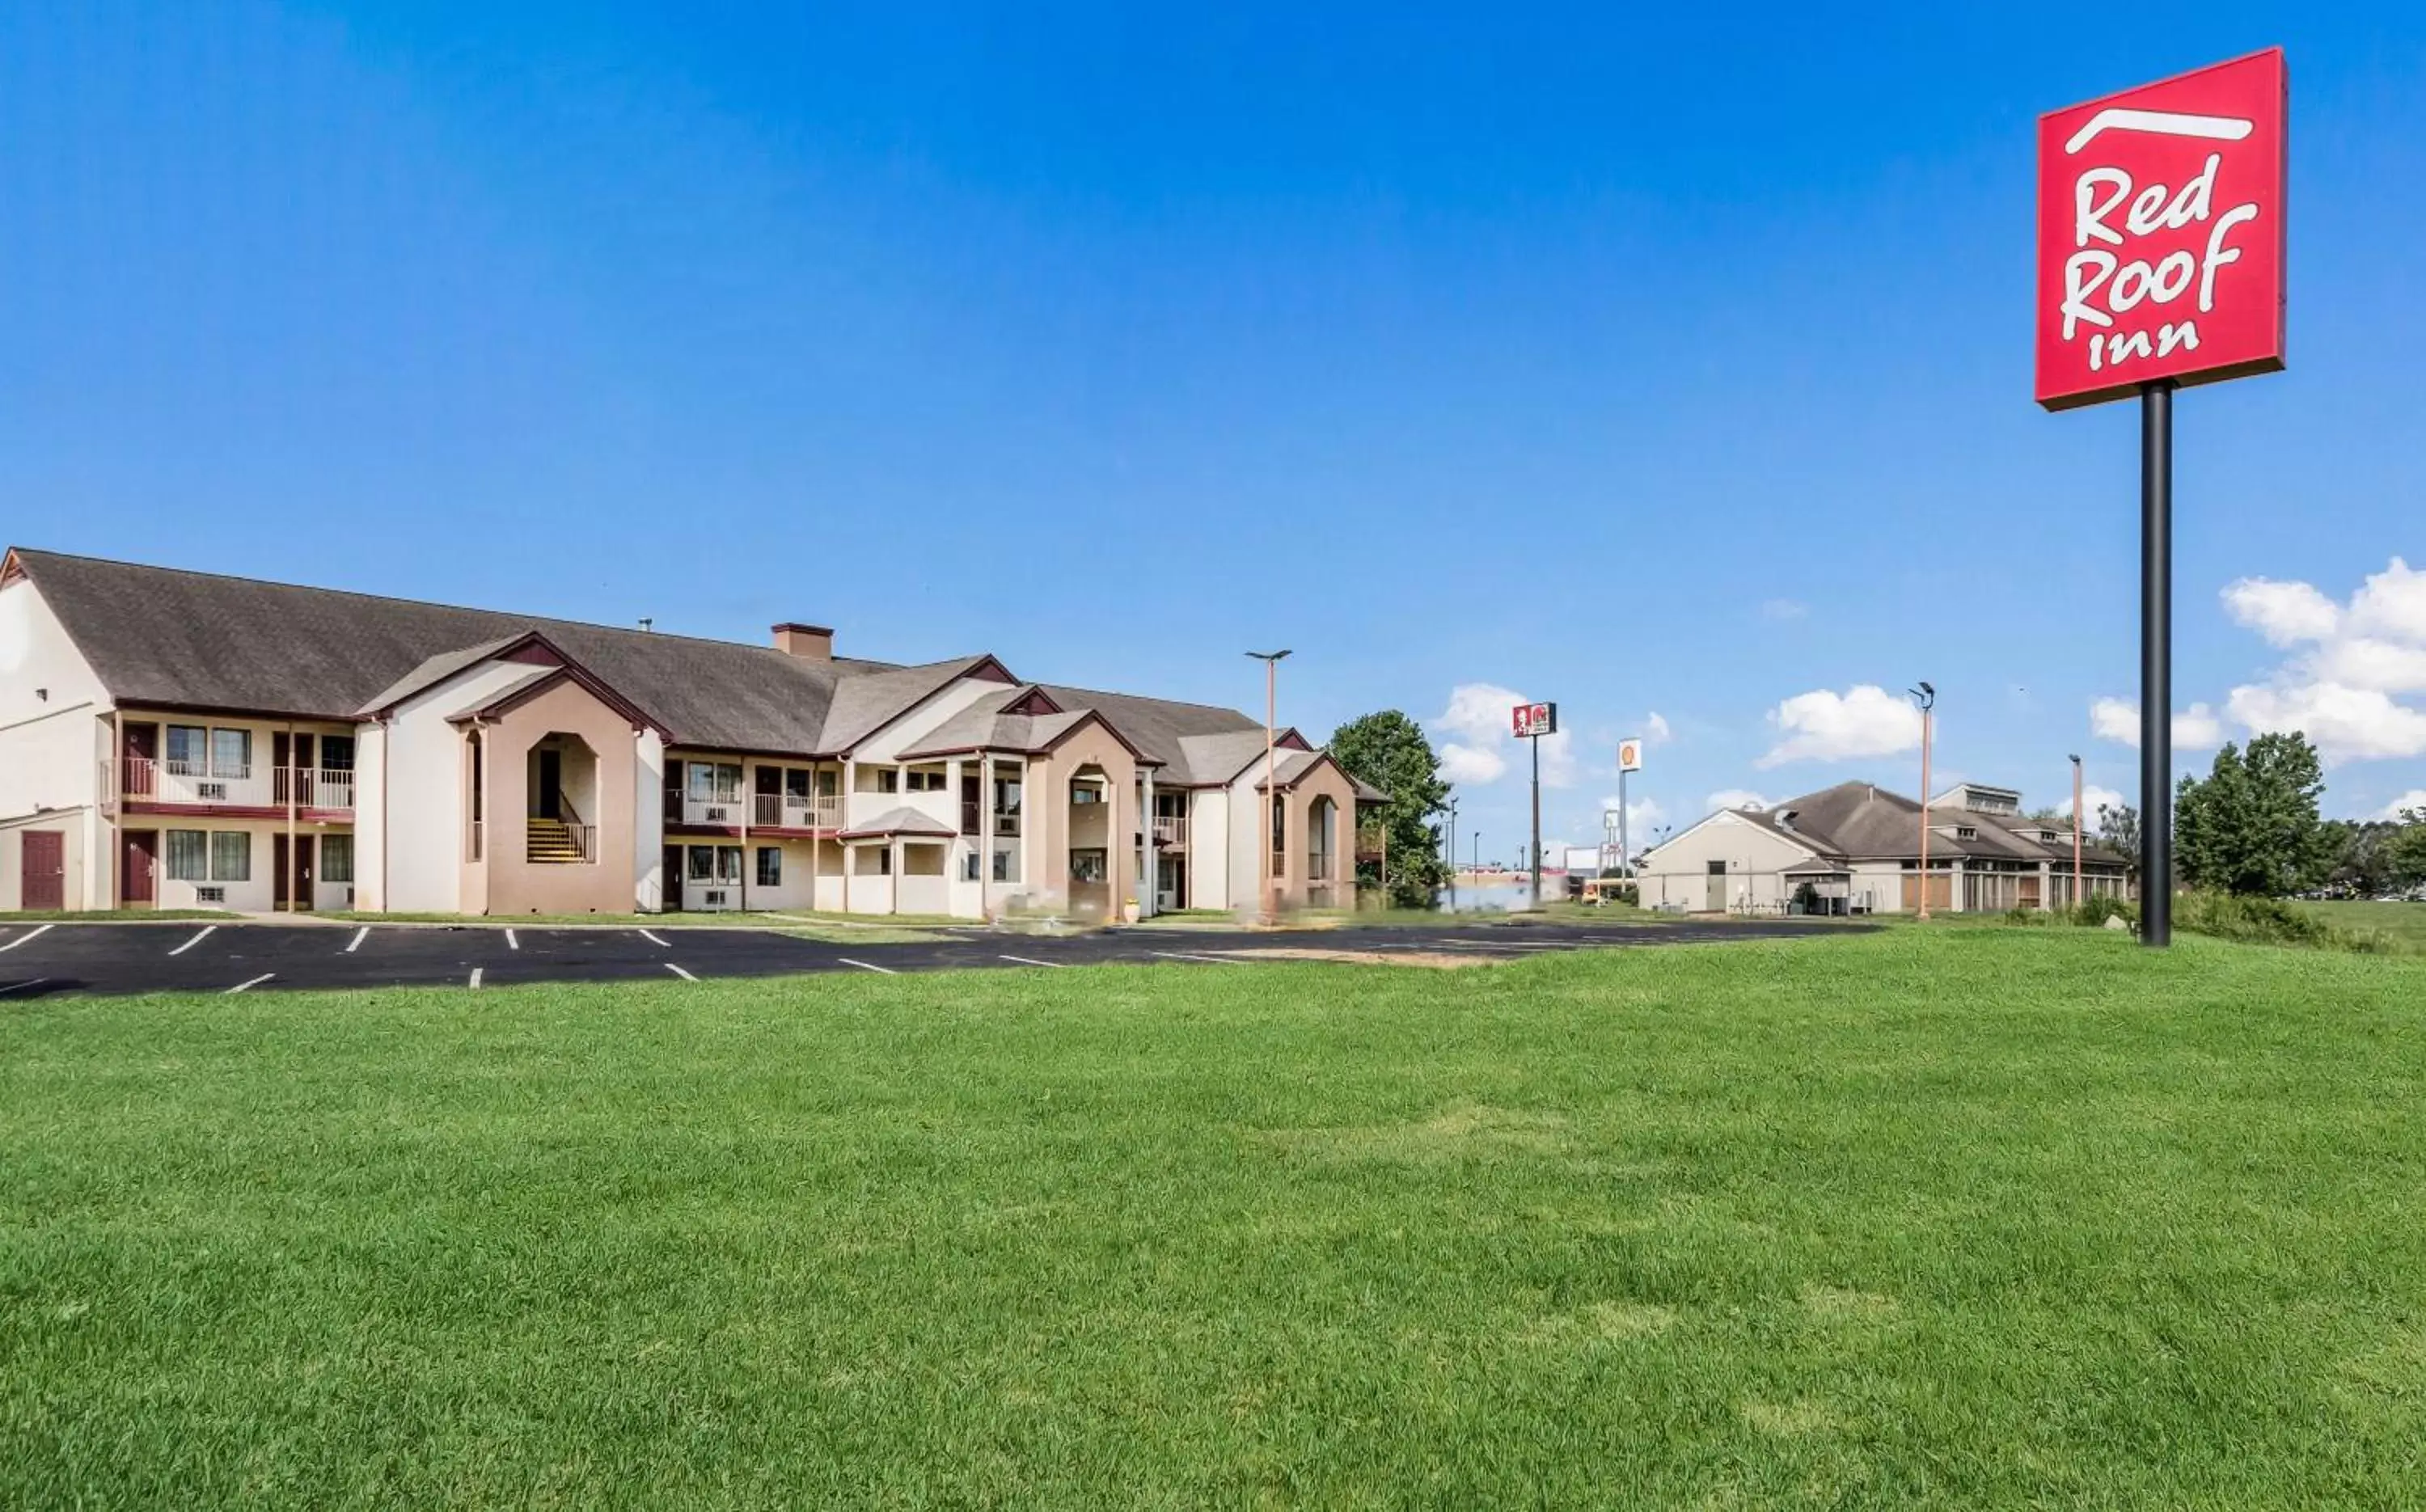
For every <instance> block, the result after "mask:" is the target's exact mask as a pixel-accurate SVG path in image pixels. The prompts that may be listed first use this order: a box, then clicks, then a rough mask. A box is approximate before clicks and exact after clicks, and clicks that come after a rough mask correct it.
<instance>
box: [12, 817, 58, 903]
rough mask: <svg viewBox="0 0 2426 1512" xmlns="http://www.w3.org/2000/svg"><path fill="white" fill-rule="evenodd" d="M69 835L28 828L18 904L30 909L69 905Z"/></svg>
mask: <svg viewBox="0 0 2426 1512" xmlns="http://www.w3.org/2000/svg"><path fill="white" fill-rule="evenodd" d="M67 839H68V837H67V836H65V835H63V834H61V833H59V832H58V831H57V830H56V829H28V830H26V831H25V832H24V853H23V855H21V856H20V857H19V861H20V863H21V865H22V867H23V870H22V872H21V874H20V875H21V878H22V881H23V884H24V885H23V887H22V888H21V889H20V891H19V892H18V894H17V896H18V899H19V901H18V905H17V906H18V907H19V908H22V909H25V910H27V911H28V912H31V911H33V910H35V909H64V908H66V907H67V906H68V902H67V898H68V846H67Z"/></svg>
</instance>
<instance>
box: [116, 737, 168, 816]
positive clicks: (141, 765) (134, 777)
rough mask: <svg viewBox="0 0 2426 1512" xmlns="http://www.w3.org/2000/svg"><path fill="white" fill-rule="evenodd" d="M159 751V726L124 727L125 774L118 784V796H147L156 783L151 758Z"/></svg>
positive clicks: (155, 786) (150, 794)
mask: <svg viewBox="0 0 2426 1512" xmlns="http://www.w3.org/2000/svg"><path fill="white" fill-rule="evenodd" d="M159 753H160V727H159V726H158V725H155V724H131V725H128V726H127V727H126V776H125V778H124V780H121V782H120V783H119V785H118V791H119V796H121V797H129V798H148V797H150V796H152V795H153V793H154V791H155V790H156V788H157V786H158V784H157V783H155V782H154V780H153V773H154V771H155V770H156V768H155V767H154V764H153V758H154V757H155V756H157V755H158V754H159Z"/></svg>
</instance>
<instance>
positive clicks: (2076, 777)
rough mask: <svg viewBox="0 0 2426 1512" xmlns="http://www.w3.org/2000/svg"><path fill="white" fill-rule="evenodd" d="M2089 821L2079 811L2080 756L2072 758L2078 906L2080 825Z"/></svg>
mask: <svg viewBox="0 0 2426 1512" xmlns="http://www.w3.org/2000/svg"><path fill="white" fill-rule="evenodd" d="M2088 822H2089V819H2088V816H2087V815H2085V814H2083V813H2082V812H2080V758H2079V757H2078V756H2075V757H2074V758H2073V759H2072V906H2073V907H2074V908H2076V909H2077V908H2079V907H2080V903H2081V897H2080V827H2081V826H2082V825H2085V824H2087V823H2088Z"/></svg>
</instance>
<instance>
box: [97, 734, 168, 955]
mask: <svg viewBox="0 0 2426 1512" xmlns="http://www.w3.org/2000/svg"><path fill="white" fill-rule="evenodd" d="M154 749H155V750H156V749H158V748H157V747H156V746H155V747H154ZM125 764H126V711H125V710H123V709H112V710H110V711H109V791H108V792H106V793H105V794H103V795H102V796H104V797H105V798H107V799H109V800H110V802H109V906H110V908H111V909H123V908H124V907H126V791H125V789H126V777H125V772H124V767H125ZM154 848H155V849H156V848H157V845H156V843H155V845H154ZM152 895H153V897H154V899H155V900H156V899H157V898H158V897H159V895H160V889H159V886H158V884H157V883H154V886H153V889H152ZM153 906H154V908H157V907H158V906H159V905H158V903H157V902H156V901H155V902H154V905H153Z"/></svg>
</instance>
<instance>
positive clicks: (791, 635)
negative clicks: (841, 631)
mask: <svg viewBox="0 0 2426 1512" xmlns="http://www.w3.org/2000/svg"><path fill="white" fill-rule="evenodd" d="M775 649H776V650H777V651H782V652H783V653H784V655H786V656H798V657H799V658H801V660H802V661H804V662H830V661H833V631H831V630H828V629H827V628H826V627H825V626H823V625H796V624H791V623H789V622H786V623H784V624H780V625H777V626H776V627H775Z"/></svg>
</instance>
